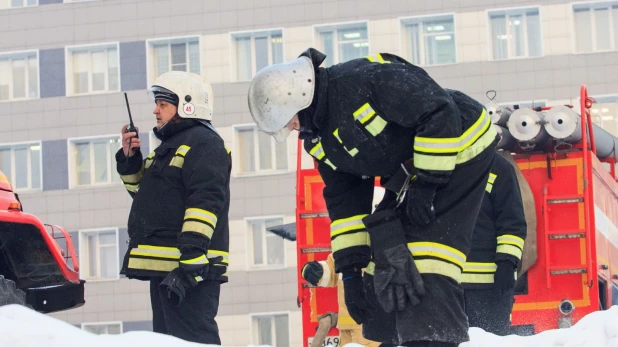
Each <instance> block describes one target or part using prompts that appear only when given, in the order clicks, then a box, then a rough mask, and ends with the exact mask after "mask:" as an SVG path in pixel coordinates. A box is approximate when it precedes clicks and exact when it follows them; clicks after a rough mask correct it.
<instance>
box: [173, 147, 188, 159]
mask: <svg viewBox="0 0 618 347" xmlns="http://www.w3.org/2000/svg"><path fill="white" fill-rule="evenodd" d="M190 149H191V147H189V146H187V145H182V146H180V147H178V149H177V150H176V155H179V156H181V157H184V156H185V155H187V152H189V150H190Z"/></svg>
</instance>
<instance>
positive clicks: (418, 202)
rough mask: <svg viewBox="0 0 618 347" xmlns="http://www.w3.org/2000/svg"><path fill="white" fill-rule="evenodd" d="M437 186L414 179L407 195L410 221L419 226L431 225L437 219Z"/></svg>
mask: <svg viewBox="0 0 618 347" xmlns="http://www.w3.org/2000/svg"><path fill="white" fill-rule="evenodd" d="M436 189H437V186H436V185H435V184H431V183H428V182H424V181H421V180H419V179H418V178H416V179H413V181H412V182H410V187H409V188H408V192H407V193H406V203H407V213H408V218H410V221H411V222H412V223H414V224H416V225H417V226H423V225H427V224H429V223H430V222H431V221H432V220H433V219H434V218H435V211H434V207H433V200H434V198H435V197H436Z"/></svg>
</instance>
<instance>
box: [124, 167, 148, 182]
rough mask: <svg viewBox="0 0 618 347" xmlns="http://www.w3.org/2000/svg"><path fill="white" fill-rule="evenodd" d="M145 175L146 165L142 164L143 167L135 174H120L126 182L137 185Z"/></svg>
mask: <svg viewBox="0 0 618 347" xmlns="http://www.w3.org/2000/svg"><path fill="white" fill-rule="evenodd" d="M143 176H144V167H143V166H142V168H141V169H139V171H138V172H136V173H134V174H131V175H120V179H121V180H122V182H123V183H125V184H133V185H137V184H139V182H140V181H141V180H142V177H143Z"/></svg>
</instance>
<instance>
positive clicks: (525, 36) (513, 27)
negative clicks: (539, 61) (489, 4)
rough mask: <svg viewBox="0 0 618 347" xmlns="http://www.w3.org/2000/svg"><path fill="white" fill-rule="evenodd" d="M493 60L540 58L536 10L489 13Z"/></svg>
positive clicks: (537, 12)
mask: <svg viewBox="0 0 618 347" xmlns="http://www.w3.org/2000/svg"><path fill="white" fill-rule="evenodd" d="M488 13H489V24H490V33H491V40H490V41H491V47H492V50H493V57H494V59H495V60H500V59H511V58H524V57H538V56H541V22H540V19H539V9H538V8H525V9H512V10H500V11H489V12H488Z"/></svg>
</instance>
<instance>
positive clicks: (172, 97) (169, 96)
mask: <svg viewBox="0 0 618 347" xmlns="http://www.w3.org/2000/svg"><path fill="white" fill-rule="evenodd" d="M147 93H148V95H150V97H152V99H153V100H154V101H155V102H157V100H163V101H166V102H169V103H171V104H173V105H176V106H178V96H177V95H176V93H174V92H172V91H171V90H169V89H167V88H163V87H160V86H152V87H151V88H150V89H148V92H147Z"/></svg>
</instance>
